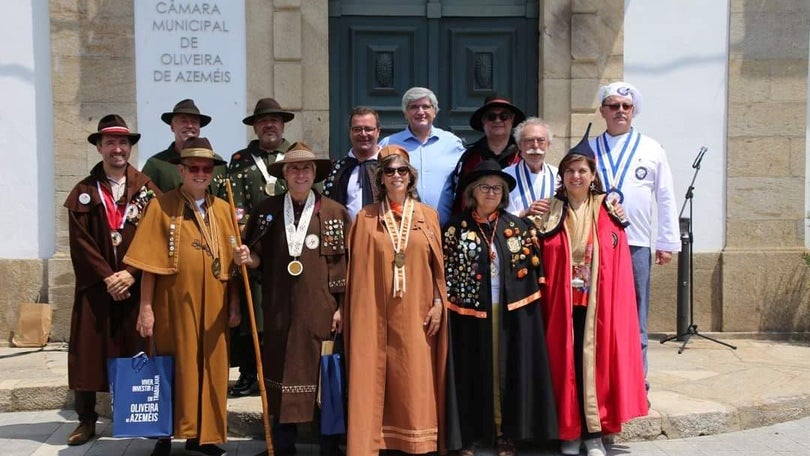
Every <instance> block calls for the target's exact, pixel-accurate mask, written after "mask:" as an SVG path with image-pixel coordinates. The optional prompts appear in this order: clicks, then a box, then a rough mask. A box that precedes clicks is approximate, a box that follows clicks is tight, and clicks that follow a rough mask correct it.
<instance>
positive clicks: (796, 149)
mask: <svg viewBox="0 0 810 456" xmlns="http://www.w3.org/2000/svg"><path fill="white" fill-rule="evenodd" d="M806 147H807V141H806V140H805V139H804V138H801V137H799V138H791V139H790V162H789V167H790V170H791V174H790V175H791V176H796V177H805V176H804V169H805V162H806V161H807V152H806Z"/></svg>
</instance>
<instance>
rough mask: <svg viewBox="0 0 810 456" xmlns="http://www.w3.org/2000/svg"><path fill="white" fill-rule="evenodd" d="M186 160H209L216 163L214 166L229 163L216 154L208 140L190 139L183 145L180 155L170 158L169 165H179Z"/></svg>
mask: <svg viewBox="0 0 810 456" xmlns="http://www.w3.org/2000/svg"><path fill="white" fill-rule="evenodd" d="M184 158H207V159H210V160H213V161H214V166H216V165H224V164H225V163H227V162H226V161H225V160H223V159H221V158H219V156H217V155H216V154H214V149H213V148H212V147H211V143H210V142H209V141H208V138H188V139H187V140H186V142H184V143H183V148H182V149H180V155H179V156H178V157H172V158H170V159H169V163H174V164H175V165H177V164H179V163H180V161H182V160H183V159H184Z"/></svg>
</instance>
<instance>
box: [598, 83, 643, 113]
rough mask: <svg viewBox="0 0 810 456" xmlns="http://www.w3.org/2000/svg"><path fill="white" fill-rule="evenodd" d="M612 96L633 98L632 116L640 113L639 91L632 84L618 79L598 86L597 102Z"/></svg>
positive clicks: (640, 100)
mask: <svg viewBox="0 0 810 456" xmlns="http://www.w3.org/2000/svg"><path fill="white" fill-rule="evenodd" d="M612 96H617V97H625V98H630V99H631V100H633V117H636V116H637V115H639V114H641V103H642V99H641V92H639V91H638V89H637V88H635V87H634V86H633V85H632V84H629V83H627V82H623V81H619V82H614V83H612V84H608V85H606V86H602V87H600V88H599V103H603V102H604V101H605V98H607V97H612Z"/></svg>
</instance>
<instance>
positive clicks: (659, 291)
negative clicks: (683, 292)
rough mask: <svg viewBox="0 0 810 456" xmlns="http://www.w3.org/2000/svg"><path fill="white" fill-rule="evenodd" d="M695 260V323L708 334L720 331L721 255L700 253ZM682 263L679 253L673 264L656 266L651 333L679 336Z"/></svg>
mask: <svg viewBox="0 0 810 456" xmlns="http://www.w3.org/2000/svg"><path fill="white" fill-rule="evenodd" d="M692 260H693V276H694V282H693V283H692V289H693V290H694V303H693V306H694V309H693V310H694V321H695V323H696V324H698V325H699V326H700V328H701V329H702V330H704V331H718V330H720V328H721V327H722V320H723V315H722V314H721V311H722V308H721V304H722V300H723V295H722V294H721V285H722V283H721V274H720V273H721V263H720V254H719V253H696V254H694V255H693V258H692ZM679 261H680V257H679V256H678V254H677V253H676V254H675V255H674V256H673V259H672V262H671V263H670V264H668V265H665V266H653V269H652V274H651V278H650V282H651V284H650V302H651V306H650V314H649V316H648V317H647V325H648V330H649V331H650V332H666V333H669V334H675V332H676V330H677V321H678V319H677V316H678V287H679V283H678V262H679ZM687 304H688V302H687ZM687 312H688V309H687ZM731 317H732V318H733V316H731Z"/></svg>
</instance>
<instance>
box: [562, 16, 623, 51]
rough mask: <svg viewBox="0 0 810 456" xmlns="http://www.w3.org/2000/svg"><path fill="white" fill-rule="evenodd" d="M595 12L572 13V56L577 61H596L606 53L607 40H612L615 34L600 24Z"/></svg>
mask: <svg viewBox="0 0 810 456" xmlns="http://www.w3.org/2000/svg"><path fill="white" fill-rule="evenodd" d="M600 25H601V24H600V21H599V18H598V16H596V15H595V14H572V15H571V57H572V58H573V60H575V61H583V60H584V61H587V62H594V61H596V60H597V59H599V58H600V57H602V56H603V55H604V53H605V50H606V49H605V47H604V46H605V42H606V40H607V41H609V42H612V40H613V34H612V33H611V32H610V30H609V29H606V28H605V27H601V26H600Z"/></svg>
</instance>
